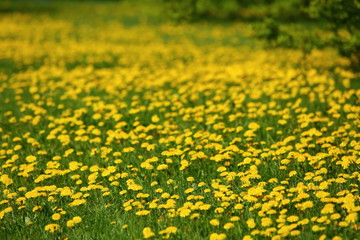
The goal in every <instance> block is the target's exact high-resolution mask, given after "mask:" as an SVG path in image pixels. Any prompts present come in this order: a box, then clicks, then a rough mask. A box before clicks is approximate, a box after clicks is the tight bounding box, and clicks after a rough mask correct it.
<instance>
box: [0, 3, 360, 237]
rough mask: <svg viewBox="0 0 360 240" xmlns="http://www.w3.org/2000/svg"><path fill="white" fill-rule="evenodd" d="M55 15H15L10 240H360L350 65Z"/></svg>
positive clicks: (127, 8)
mask: <svg viewBox="0 0 360 240" xmlns="http://www.w3.org/2000/svg"><path fill="white" fill-rule="evenodd" d="M43 4H44V5H41V4H40V3H39V6H40V7H38V8H35V9H34V8H31V7H27V8H21V7H19V6H18V5H11V6H12V7H11V8H6V9H7V11H5V10H3V11H1V12H0V49H1V50H0V145H1V147H0V190H1V193H0V238H1V239H163V238H165V239H210V240H221V239H243V240H250V239H273V240H276V239H321V240H325V239H332V240H340V239H359V229H360V222H359V211H360V195H359V180H360V131H359V128H360V84H359V82H360V80H359V79H360V78H359V75H358V74H355V73H353V72H351V71H350V70H348V66H349V62H348V60H347V59H344V58H341V57H339V55H338V54H337V53H336V51H335V50H333V49H330V48H327V49H323V50H313V51H312V52H311V53H310V54H309V55H308V56H306V58H305V57H304V55H303V53H302V52H301V51H298V50H291V49H285V48H275V49H267V48H264V46H263V44H262V42H261V41H259V40H256V39H255V38H253V37H252V35H253V34H254V29H253V28H251V27H250V26H249V24H247V23H245V22H232V23H206V22H200V23H182V24H175V23H173V22H169V21H160V20H159V19H158V18H156V16H159V15H161V12H157V11H156V9H155V10H154V9H152V8H151V5H142V4H139V5H136V4H128V3H126V2H125V3H118V2H105V3H101V4H100V3H86V2H78V3H71V2H64V3H59V2H58V3H57V5H56V8H53V5H46V2H44V3H43ZM42 6H46V7H42ZM49 6H50V7H49ZM4 9H5V8H4Z"/></svg>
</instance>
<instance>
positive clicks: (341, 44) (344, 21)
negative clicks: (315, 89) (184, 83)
mask: <svg viewBox="0 0 360 240" xmlns="http://www.w3.org/2000/svg"><path fill="white" fill-rule="evenodd" d="M10 13H31V14H38V15H41V14H48V15H51V16H52V17H55V18H56V17H59V18H60V16H61V17H64V16H66V17H68V18H69V19H72V21H73V22H74V23H76V22H78V23H81V22H84V21H89V23H90V22H94V23H95V22H96V21H102V22H106V23H108V24H111V22H112V21H113V22H117V23H119V22H120V23H121V24H123V26H125V27H132V26H135V25H139V24H147V25H149V24H150V25H159V24H164V23H167V24H176V25H180V24H188V25H191V24H207V25H210V26H211V25H219V24H220V25H224V26H229V25H232V24H235V23H239V22H240V23H245V24H246V25H247V26H248V27H249V29H250V30H249V31H251V34H249V35H251V37H254V38H253V39H254V41H255V39H256V40H260V42H262V44H263V46H264V47H265V48H278V47H281V48H290V49H299V50H301V51H302V52H303V54H304V57H306V55H308V54H309V53H311V51H312V50H314V49H324V48H333V49H336V50H337V52H338V53H339V54H340V55H341V56H343V57H345V58H347V59H348V60H349V61H350V68H351V69H352V70H353V71H355V72H358V71H359V70H360V67H359V66H360V34H359V32H360V24H359V23H360V1H359V0H222V1H218V0H132V1H127V0H98V1H96V0H92V1H87V0H76V1H60V0H18V1H16V0H15V1H14V0H2V1H1V2H0V14H1V15H3V16H4V14H10ZM220 34H221V33H220ZM245 35H246V34H245ZM247 44H249V42H248V43H247Z"/></svg>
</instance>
